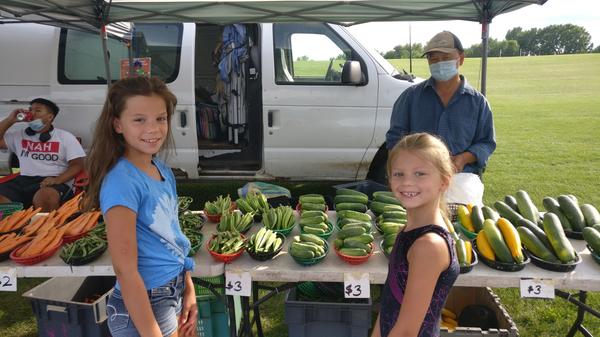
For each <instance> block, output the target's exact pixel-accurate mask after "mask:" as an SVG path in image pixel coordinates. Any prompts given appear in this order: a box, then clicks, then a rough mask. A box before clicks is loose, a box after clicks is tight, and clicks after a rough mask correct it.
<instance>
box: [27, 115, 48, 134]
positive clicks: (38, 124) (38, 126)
mask: <svg viewBox="0 0 600 337" xmlns="http://www.w3.org/2000/svg"><path fill="white" fill-rule="evenodd" d="M45 126H46V124H44V122H42V120H41V119H39V118H38V119H34V120H32V121H31V122H29V127H30V128H31V130H33V131H35V132H38V131H41V130H42V129H43V128H44V127H45Z"/></svg>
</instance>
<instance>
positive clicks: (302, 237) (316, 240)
mask: <svg viewBox="0 0 600 337" xmlns="http://www.w3.org/2000/svg"><path fill="white" fill-rule="evenodd" d="M300 240H301V241H304V242H312V243H316V244H318V245H319V246H321V247H325V241H323V239H321V238H320V237H318V236H316V235H314V234H300Z"/></svg>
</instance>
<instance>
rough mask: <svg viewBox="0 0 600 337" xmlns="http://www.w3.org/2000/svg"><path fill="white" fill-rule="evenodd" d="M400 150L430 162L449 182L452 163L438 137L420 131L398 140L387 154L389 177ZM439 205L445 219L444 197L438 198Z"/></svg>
mask: <svg viewBox="0 0 600 337" xmlns="http://www.w3.org/2000/svg"><path fill="white" fill-rule="evenodd" d="M401 151H409V152H411V153H413V154H414V155H416V156H418V157H419V158H421V159H423V160H424V161H426V162H428V163H430V164H431V165H432V166H433V167H435V168H436V169H437V170H438V172H439V173H440V175H441V176H442V179H443V180H445V181H447V182H448V183H450V180H451V179H452V174H453V173H454V166H453V165H452V159H451V158H450V151H449V150H448V147H446V144H444V142H443V141H442V140H441V139H439V138H438V137H436V136H433V135H430V134H428V133H425V132H420V133H414V134H410V135H407V136H405V137H404V138H402V139H401V140H400V141H398V143H396V145H395V146H394V147H393V148H392V150H391V151H390V153H389V154H388V161H387V174H388V177H390V178H391V177H392V163H393V162H394V160H396V158H397V157H398V155H399V154H400V152H401ZM439 207H440V212H441V213H442V215H443V216H444V218H445V219H446V220H447V219H448V208H447V205H446V201H445V199H444V198H441V199H440V205H439Z"/></svg>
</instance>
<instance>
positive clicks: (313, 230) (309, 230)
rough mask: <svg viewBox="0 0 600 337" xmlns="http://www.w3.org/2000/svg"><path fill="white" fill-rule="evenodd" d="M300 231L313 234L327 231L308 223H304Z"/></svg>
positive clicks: (321, 233)
mask: <svg viewBox="0 0 600 337" xmlns="http://www.w3.org/2000/svg"><path fill="white" fill-rule="evenodd" d="M302 232H304V233H306V234H314V235H323V234H325V233H327V230H325V229H323V228H317V227H311V226H310V225H306V226H304V227H303V228H302Z"/></svg>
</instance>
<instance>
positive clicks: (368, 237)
mask: <svg viewBox="0 0 600 337" xmlns="http://www.w3.org/2000/svg"><path fill="white" fill-rule="evenodd" d="M352 238H353V239H356V240H358V241H360V242H362V243H371V242H373V240H374V239H375V238H374V237H373V235H371V234H369V233H365V234H361V235H359V236H353V237H352Z"/></svg>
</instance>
